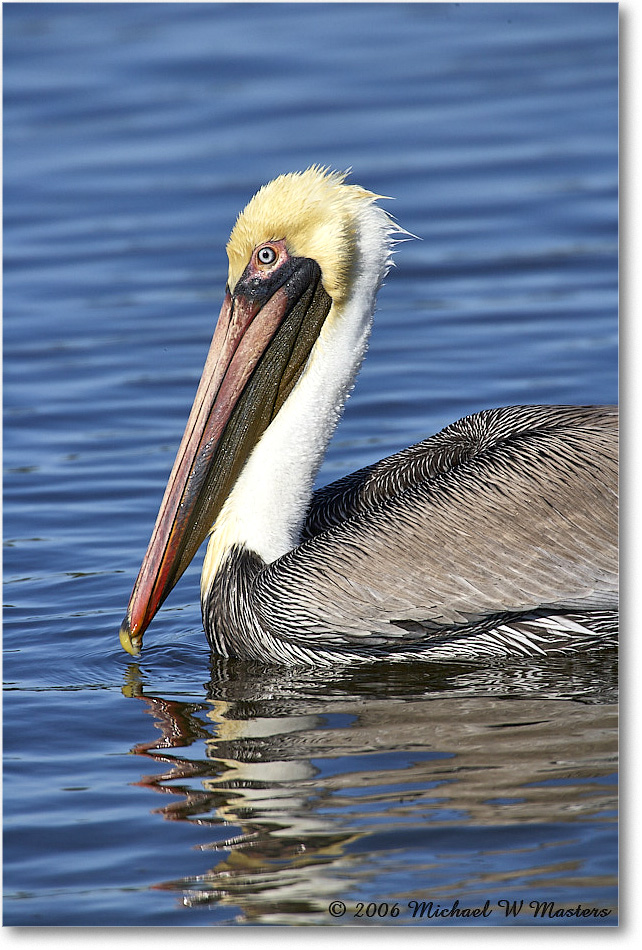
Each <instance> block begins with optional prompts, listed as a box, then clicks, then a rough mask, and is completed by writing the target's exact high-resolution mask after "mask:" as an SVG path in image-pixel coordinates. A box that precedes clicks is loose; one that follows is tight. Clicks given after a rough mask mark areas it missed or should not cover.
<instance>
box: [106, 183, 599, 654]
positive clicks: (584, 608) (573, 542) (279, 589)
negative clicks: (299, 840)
mask: <svg viewBox="0 0 642 950" xmlns="http://www.w3.org/2000/svg"><path fill="white" fill-rule="evenodd" d="M345 178H346V176H345V175H343V174H338V173H334V172H329V171H327V170H325V169H321V168H319V167H316V166H315V167H313V168H309V169H308V170H307V171H305V172H302V173H296V174H287V175H283V176H281V177H279V178H277V179H276V180H275V181H272V182H271V183H269V184H268V185H266V186H264V187H263V188H262V189H261V190H260V191H259V192H258V193H257V194H256V195H255V196H254V198H253V199H252V200H251V201H250V203H249V204H248V206H247V207H246V208H245V210H244V211H243V212H242V213H241V215H240V216H239V218H238V220H237V222H236V224H235V226H234V229H233V231H232V234H231V237H230V240H229V243H228V246H227V252H228V257H229V276H228V284H227V289H226V294H225V299H224V301H223V305H222V308H221V313H220V316H219V319H218V323H217V326H216V330H215V332H214V337H213V340H212V344H211V348H210V352H209V355H208V357H207V361H206V364H205V369H204V371H203V376H202V378H201V381H200V384H199V387H198V391H197V393H196V398H195V401H194V405H193V408H192V411H191V414H190V416H189V420H188V423H187V428H186V430H185V434H184V436H183V440H182V442H181V445H180V448H179V450H178V455H177V458H176V461H175V463H174V467H173V469H172V472H171V475H170V478H169V482H168V485H167V488H166V491H165V496H164V498H163V501H162V504H161V507H160V511H159V513H158V518H157V521H156V525H155V527H154V531H153V534H152V537H151V541H150V543H149V547H148V549H147V553H146V555H145V558H144V560H143V564H142V566H141V569H140V573H139V575H138V579H137V581H136V584H135V586H134V589H133V592H132V595H131V599H130V602H129V607H128V611H127V617H126V619H125V621H124V622H123V625H122V627H121V634H120V635H121V643H122V645H123V647H124V648H125V649H126V650H127V651H128V652H130V653H133V654H136V653H138V652H139V650H140V647H141V643H142V638H143V633H144V631H145V630H146V628H147V627H148V626H149V624H150V623H151V621H152V619H153V617H154V615H155V614H156V612H157V611H158V609H159V607H160V606H161V604H162V603H163V601H164V600H165V598H166V597H167V595H168V594H169V592H170V591H171V590H172V588H173V587H174V585H175V584H176V582H177V581H178V579H179V578H180V577H181V575H182V574H183V572H184V571H185V569H186V567H187V566H188V564H189V563H190V561H191V560H192V558H193V557H194V555H195V554H196V551H197V550H198V548H199V546H200V545H201V543H202V542H203V541H204V540H205V538H206V537H207V536H208V535H209V542H208V545H207V552H206V555H205V560H204V564H203V572H202V579H201V604H202V613H203V624H204V627H205V632H206V634H207V638H208V640H209V642H210V645H211V647H212V650H213V651H214V652H215V653H217V654H219V655H221V656H224V657H238V658H245V659H254V660H259V661H262V662H264V663H276V664H288V665H296V664H314V665H319V666H323V665H325V666H332V665H335V664H337V663H352V662H358V661H363V660H372V659H376V658H387V659H393V660H409V659H418V660H440V661H443V660H487V659H493V658H495V659H502V658H507V657H511V656H513V657H514V656H519V657H523V656H533V655H542V654H547V653H559V652H573V651H577V650H581V649H590V648H592V647H595V646H599V645H601V644H603V643H606V642H612V641H613V637H614V635H615V633H616V630H617V495H616V492H617V413H616V409H615V408H613V407H598V406H510V407H504V408H498V409H488V410H485V411H483V412H480V413H477V414H475V415H472V416H467V417H466V418H464V419H461V420H459V421H458V422H455V423H454V424H452V425H450V426H448V427H447V428H446V429H444V430H443V431H442V432H439V433H438V434H437V435H434V436H432V437H431V438H429V439H426V441H424V442H421V443H419V444H417V445H414V446H412V447H410V448H408V449H405V450H404V451H402V452H399V453H397V454H396V455H393V456H390V457H389V458H387V459H384V460H382V461H380V462H377V463H375V464H374V465H370V466H368V467H366V468H364V469H361V470H360V471H358V472H355V473H354V474H352V475H348V476H346V477H345V478H342V479H340V480H339V481H337V482H334V483H333V484H331V485H328V486H327V487H325V488H323V489H321V490H320V491H316V492H313V490H312V489H313V483H314V479H315V476H316V474H317V472H318V469H319V466H320V464H321V461H322V459H323V455H324V452H325V450H326V447H327V444H328V441H329V439H330V437H331V435H332V433H333V431H334V429H335V427H336V424H337V421H338V419H339V416H340V414H341V411H342V408H343V405H344V402H345V399H346V396H347V394H348V392H349V390H350V388H351V387H352V385H353V382H354V379H355V376H356V374H357V372H358V369H359V366H360V364H361V361H362V359H363V356H364V353H365V350H366V346H367V341H368V337H369V334H370V329H371V325H372V318H373V312H374V308H375V301H376V295H377V291H378V289H379V287H380V285H381V282H382V280H383V278H384V276H385V274H386V272H387V270H388V268H389V267H390V264H391V251H392V246H393V244H394V243H395V239H398V238H399V237H400V236H401V235H402V234H404V233H405V232H403V231H402V229H401V228H399V226H398V225H396V224H395V222H394V221H393V220H392V218H391V217H390V216H389V215H388V214H387V213H386V212H385V211H384V210H382V209H381V208H380V207H379V206H378V205H377V203H376V200H377V197H378V196H376V195H374V194H372V193H370V192H368V191H365V190H364V189H363V188H360V187H358V186H356V185H349V184H346V182H345Z"/></svg>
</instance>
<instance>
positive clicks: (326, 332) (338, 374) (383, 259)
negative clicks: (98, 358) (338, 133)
mask: <svg viewBox="0 0 642 950" xmlns="http://www.w3.org/2000/svg"><path fill="white" fill-rule="evenodd" d="M377 197H379V196H377V195H374V194H372V193H371V192H368V191H365V190H364V189H363V188H360V187H358V186H356V185H350V184H346V175H345V174H342V173H337V172H330V171H328V170H327V169H323V168H320V167H318V166H314V167H312V168H309V169H307V170H306V171H304V172H300V173H293V174H287V175H282V176H281V177H279V178H277V179H275V180H274V181H272V182H270V183H269V184H267V185H265V186H264V187H263V188H261V190H260V191H259V192H258V193H257V194H256V195H255V196H254V198H252V200H251V201H250V203H249V204H248V205H247V207H246V208H245V210H244V211H243V212H242V213H241V214H240V215H239V218H238V220H237V222H236V224H235V226H234V229H233V231H232V234H231V236H230V240H229V243H228V245H227V255H228V259H229V273H228V282H227V287H226V291H225V297H224V300H223V305H222V307H221V311H220V315H219V318H218V322H217V325H216V329H215V331H214V336H213V339H212V343H211V347H210V350H209V354H208V356H207V360H206V363H205V368H204V370H203V375H202V378H201V381H200V384H199V386H198V390H197V393H196V397H195V400H194V404H193V407H192V410H191V413H190V415H189V419H188V422H187V426H186V429H185V433H184V435H183V439H182V442H181V444H180V447H179V450H178V454H177V456H176V460H175V462H174V467H173V469H172V472H171V474H170V477H169V481H168V484H167V488H166V490H165V495H164V497H163V500H162V503H161V506H160V510H159V513H158V517H157V520H156V524H155V527H154V530H153V533H152V536H151V540H150V542H149V546H148V548H147V553H146V554H145V557H144V559H143V563H142V566H141V568H140V572H139V574H138V578H137V580H136V583H135V585H134V588H133V591H132V595H131V598H130V601H129V606H128V610H127V616H126V618H125V620H124V622H123V624H122V627H121V630H120V639H121V644H122V646H123V648H124V649H125V650H127V652H129V653H131V654H137V653H138V652H139V651H140V647H141V643H142V638H143V634H144V632H145V630H146V628H147V627H148V626H149V624H150V623H151V621H152V619H153V617H154V616H155V614H156V612H157V611H158V609H159V607H160V606H161V604H162V603H163V601H164V600H165V598H166V597H167V596H168V594H169V593H170V591H171V590H172V588H173V587H174V585H175V584H176V583H177V581H178V579H179V578H180V577H181V575H182V574H183V572H184V571H185V569H186V568H187V566H188V565H189V563H190V562H191V560H192V559H193V557H194V555H195V554H196V552H197V550H198V548H199V547H200V545H201V543H202V542H203V541H204V539H205V538H206V536H207V535H208V533H210V532H211V531H212V529H213V527H217V528H218V529H219V530H218V540H217V542H216V544H214V545H213V547H212V542H211V543H210V546H211V547H212V550H211V551H210V550H209V549H208V556H207V558H206V568H207V570H208V571H209V572H210V573H211V572H214V571H215V570H216V567H217V564H218V563H219V561H220V559H221V556H222V552H223V550H224V548H225V546H226V545H229V543H231V534H232V535H234V531H235V530H236V531H237V533H238V530H240V529H238V524H237V523H238V518H237V521H236V522H234V524H237V527H236V528H234V527H233V526H232V527H230V525H231V524H232V521H233V519H232V516H231V514H230V509H231V506H230V504H229V498H230V495H231V493H233V490H234V489H235V486H237V485H238V483H239V482H240V480H241V475H242V473H243V472H244V470H245V469H246V468H247V466H248V463H249V462H250V461H251V460H254V467H255V468H256V467H257V466H259V467H260V466H261V465H263V462H262V461H261V460H260V459H259V458H258V457H256V449H257V447H258V446H259V445H260V444H261V442H265V441H266V437H267V432H268V430H274V432H275V433H276V431H277V429H278V426H277V422H278V420H279V418H280V417H283V415H284V414H285V413H286V410H287V413H288V414H289V416H290V417H292V416H293V411H292V406H293V405H296V406H297V412H298V418H299V419H300V425H299V430H298V431H299V432H300V433H303V434H301V437H300V440H299V442H300V446H299V445H298V444H297V446H295V447H294V450H293V449H292V438H293V436H292V435H291V434H290V435H289V436H288V435H284V434H281V435H279V436H278V437H277V435H273V436H272V437H271V439H272V441H271V442H269V445H268V448H266V449H265V450H264V451H266V452H267V451H268V450H269V453H270V458H271V460H274V458H275V457H279V456H282V457H283V466H284V467H283V468H282V469H281V470H280V469H279V466H278V465H276V467H275V466H274V465H272V464H271V465H270V469H271V471H272V475H271V476H270V477H271V478H272V479H273V480H276V479H278V478H280V477H281V478H283V477H285V478H286V479H287V478H289V477H290V476H289V472H290V471H291V470H292V466H294V468H295V469H296V466H297V465H298V464H299V463H298V461H297V459H296V458H295V456H296V455H297V453H298V455H300V456H301V457H302V458H303V463H302V464H303V466H304V467H305V471H303V469H302V470H301V472H300V473H299V474H296V473H295V474H294V475H293V476H292V477H291V480H292V481H293V482H294V483H296V485H295V489H296V490H294V492H293V493H291V495H292V500H289V499H285V500H283V503H282V504H280V503H279V504H277V507H278V509H279V511H278V513H277V516H276V517H275V518H274V519H272V522H273V524H272V527H271V528H270V529H269V531H268V530H264V531H263V533H262V534H261V535H260V537H258V536H257V538H256V539H254V540H253V539H251V538H248V537H236V536H234V538H232V539H235V540H239V541H241V542H242V543H244V544H246V545H247V546H249V547H251V548H253V549H255V550H257V553H258V554H259V555H260V556H261V557H263V558H264V559H266V560H271V559H273V558H275V557H278V556H279V555H280V554H282V553H285V551H286V550H287V549H288V547H289V546H292V545H294V544H296V543H297V532H298V530H299V528H300V524H301V521H302V517H303V514H304V511H305V507H306V504H307V500H308V499H309V496H310V492H311V489H312V482H313V479H314V475H315V474H316V470H317V468H318V465H319V464H320V460H321V458H322V455H323V452H324V450H325V447H326V445H327V441H328V439H329V437H330V435H331V433H332V430H333V428H334V426H335V425H336V422H337V419H338V416H339V412H340V407H341V406H342V404H343V401H344V400H345V396H346V394H347V391H348V390H349V388H350V386H351V385H352V382H353V379H354V376H355V374H356V372H357V370H358V367H359V365H360V362H361V359H362V357H363V353H364V351H365V346H366V342H367V337H368V334H369V330H370V325H371V321H372V314H373V311H374V303H375V295H376V292H377V289H378V287H379V285H380V283H381V280H382V279H383V276H384V274H385V272H386V270H387V268H388V266H389V264H390V249H391V242H392V234H393V233H394V232H395V231H398V230H400V229H398V228H397V227H396V225H394V223H393V222H392V219H391V218H390V217H389V216H388V215H387V214H386V213H385V212H384V211H383V210H382V209H381V208H379V207H378V206H377V205H376V204H375V200H376V199H377ZM337 340H339V341H340V345H339V348H338V349H337ZM321 364H323V372H319V366H320V365H321ZM288 407H290V408H289V409H288ZM291 422H292V418H290V423H291ZM289 431H290V433H292V432H296V431H297V429H296V427H295V429H294V430H292V429H290V430H289ZM268 441H269V440H268ZM299 448H300V451H299ZM288 453H289V455H288ZM288 466H289V467H288ZM267 477H268V476H267V474H266V478H267ZM259 481H260V482H262V481H263V480H262V479H260V478H259ZM275 483H276V482H275ZM254 484H255V485H256V484H257V482H256V481H255V483H254ZM246 497H247V496H246ZM288 505H289V506H290V508H291V509H292V510H289V508H288ZM224 509H225V510H224ZM237 510H238V506H237ZM261 517H262V515H261V513H260V512H259V513H258V514H257V516H256V518H257V520H258V521H260V520H261ZM252 530H254V529H248V531H249V532H250V533H251V531H252ZM256 531H257V532H258V529H256ZM230 532H231V534H230ZM215 533H216V532H215Z"/></svg>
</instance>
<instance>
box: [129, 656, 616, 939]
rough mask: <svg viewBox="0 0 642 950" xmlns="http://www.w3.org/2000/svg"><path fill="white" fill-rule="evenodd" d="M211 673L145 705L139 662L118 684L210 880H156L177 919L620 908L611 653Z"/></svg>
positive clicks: (157, 784) (166, 812)
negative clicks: (524, 660)
mask: <svg viewBox="0 0 642 950" xmlns="http://www.w3.org/2000/svg"><path fill="white" fill-rule="evenodd" d="M211 673H212V678H211V681H210V683H209V684H208V685H207V693H206V695H205V696H204V698H203V700H202V701H200V702H185V701H182V700H176V699H168V698H165V697H162V696H156V695H150V694H148V693H147V692H146V690H145V687H144V685H143V681H142V679H143V678H142V676H141V673H140V671H139V668H138V666H137V665H135V664H134V665H132V666H131V667H130V668H129V673H128V681H127V685H126V686H125V689H124V692H125V694H126V695H127V696H130V697H133V698H136V699H139V700H141V701H143V702H144V703H145V705H146V707H147V710H148V711H149V712H150V713H151V715H153V717H154V719H155V724H156V726H157V728H158V729H159V730H160V737H159V738H158V739H157V740H155V741H152V742H147V743H141V744H139V745H137V746H135V748H134V749H133V750H132V751H133V752H135V753H136V754H138V755H142V756H145V757H147V758H149V759H151V760H153V762H154V770H153V774H150V775H146V776H145V777H144V778H143V779H142V780H141V783H140V784H141V785H143V786H145V787H147V788H152V789H154V790H156V791H157V792H159V793H160V794H162V795H164V796H165V797H166V798H169V799H170V800H168V801H166V803H164V804H162V805H161V806H160V807H159V808H158V809H157V813H158V814H159V815H162V816H163V817H164V818H166V819H167V820H171V821H190V822H194V823H197V824H199V825H201V826H203V828H204V830H205V828H206V829H207V835H206V840H205V841H204V842H203V843H202V845H200V847H201V849H202V850H209V851H211V852H212V867H211V869H210V870H209V871H208V872H207V873H206V874H199V875H198V876H194V877H185V878H183V879H181V880H176V881H159V883H158V885H157V886H158V887H160V888H163V889H169V890H175V891H178V892H179V893H180V895H181V900H182V902H183V904H184V905H185V906H187V907H189V906H195V905H199V906H200V905H202V904H203V903H221V904H224V905H225V904H227V905H229V906H231V907H233V908H236V909H237V911H236V912H237V913H238V916H239V920H242V921H244V922H246V923H247V922H261V923H266V922H267V923H286V922H287V923H332V922H333V920H332V918H331V917H330V916H329V914H328V910H327V909H328V905H329V903H330V901H332V900H335V899H340V900H344V901H346V903H347V905H348V914H347V915H346V917H345V918H343V919H342V920H337V921H334V922H338V923H341V922H343V923H358V922H361V923H367V920H363V919H362V920H361V921H357V920H355V919H354V918H353V917H352V916H351V915H352V913H353V912H354V909H355V907H356V905H357V902H358V901H388V902H392V901H396V902H400V903H399V906H400V907H401V909H402V915H403V914H404V913H405V915H406V917H407V919H404V920H403V923H408V924H409V923H412V922H413V921H412V919H411V918H410V914H409V911H408V908H407V905H408V902H409V901H411V900H413V899H422V900H428V899H430V900H434V901H440V902H442V904H443V903H444V902H447V901H449V900H450V901H452V900H453V899H455V898H458V899H459V900H460V901H461V902H462V904H463V903H466V902H467V903H468V904H469V905H470V906H473V905H475V904H476V903H477V904H478V903H479V902H480V901H481V903H482V904H483V902H484V900H486V899H489V900H490V901H491V904H492V905H493V906H495V907H496V906H497V901H498V900H500V899H502V898H510V899H520V898H521V899H525V900H526V899H527V900H531V899H533V898H538V899H539V898H541V899H546V900H556V901H559V902H561V903H564V905H565V906H568V905H569V904H570V902H573V901H575V902H576V903H577V902H578V901H581V902H582V903H583V904H584V906H589V905H590V906H597V905H599V906H603V907H610V908H614V905H615V869H614V863H615V850H616V845H615V834H616V830H615V809H616V795H615V782H614V774H615V770H616V767H617V766H616V755H617V731H616V730H617V725H616V716H617V707H616V705H615V689H616V681H617V680H616V677H617V674H616V667H615V655H614V654H613V655H611V654H610V653H601V654H600V655H596V656H594V657H583V658H576V659H575V660H574V661H568V660H565V661H562V662H560V663H559V664H557V665H551V664H549V665H548V666H547V668H541V667H537V666H535V665H530V666H523V667H520V668H517V667H516V668H513V669H509V670H504V669H500V668H498V669H491V670H488V669H487V670H479V669H464V668H461V667H459V668H454V667H452V668H443V669H439V670H436V671H435V670H421V669H418V668H417V667H414V668H405V667H399V666H397V667H389V666H385V665H381V666H379V667H373V668H370V669H369V670H368V669H366V668H360V669H359V670H357V671H355V672H353V673H348V672H345V671H340V672H339V673H337V674H336V675H335V676H332V675H327V674H326V673H324V674H323V675H322V676H319V675H316V674H314V673H308V672H305V673H302V672H301V671H294V672H293V671H278V673H275V672H274V671H273V670H272V671H268V670H265V669H261V668H259V667H257V666H255V665H248V664H243V663H238V662H232V661H223V660H220V661H218V660H217V661H214V662H213V664H212V668H211ZM178 750H180V751H178ZM188 750H189V751H188ZM207 839H209V840H207ZM391 906H392V905H391ZM373 922H376V923H378V924H381V923H386V922H388V923H391V924H392V923H397V924H398V923H400V922H402V921H400V920H397V921H394V920H392V919H388V920H386V919H377V920H376V921H373ZM415 922H418V921H415ZM425 922H426V921H424V923H425ZM476 922H480V923H491V924H498V923H501V922H502V921H501V920H500V919H496V918H491V919H489V920H486V921H484V920H481V921H476ZM504 922H505V921H504ZM513 922H514V921H513ZM521 922H522V921H520V923H521ZM523 922H524V923H527V922H528V921H523ZM550 922H552V921H549V923H550ZM563 922H565V923H570V922H571V921H563ZM579 922H580V923H581V922H582V921H579ZM602 922H603V923H608V924H612V923H614V922H615V912H614V911H613V913H612V915H611V916H610V918H609V919H608V920H604V921H602ZM531 923H532V921H531ZM557 923H559V921H557ZM574 923H575V924H577V923H578V921H577V920H575V921H574ZM591 923H595V921H591Z"/></svg>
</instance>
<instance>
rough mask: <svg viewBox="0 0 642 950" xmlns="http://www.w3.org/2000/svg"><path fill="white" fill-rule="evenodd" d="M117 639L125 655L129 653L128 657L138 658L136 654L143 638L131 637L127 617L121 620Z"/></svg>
mask: <svg viewBox="0 0 642 950" xmlns="http://www.w3.org/2000/svg"><path fill="white" fill-rule="evenodd" d="M119 638H120V645H121V647H122V648H123V650H124V651H125V653H129V654H130V656H138V654H139V653H140V648H141V645H142V642H143V638H142V637H141V636H138V637H136V636H134V637H132V632H131V629H130V626H129V620H128V618H127V617H125V619H124V620H123V622H122V624H121V627H120V633H119Z"/></svg>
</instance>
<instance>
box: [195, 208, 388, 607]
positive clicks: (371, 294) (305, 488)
mask: <svg viewBox="0 0 642 950" xmlns="http://www.w3.org/2000/svg"><path fill="white" fill-rule="evenodd" d="M355 218H356V219H355V229H356V238H357V240H356V259H355V262H354V267H353V268H352V275H353V276H352V280H351V288H350V292H349V294H348V296H347V298H346V299H345V301H344V302H343V304H342V305H341V306H340V307H338V306H337V305H336V304H333V305H332V307H331V309H330V312H329V314H328V317H327V318H326V320H325V323H324V325H323V328H322V330H321V333H320V335H319V338H318V339H317V341H316V343H315V345H314V347H313V349H312V352H311V354H310V357H309V359H308V362H307V365H306V367H305V369H304V371H303V373H302V374H301V376H300V378H299V380H298V382H297V384H296V386H295V387H294V388H293V390H292V392H291V393H290V395H289V397H288V398H287V400H286V401H285V403H284V404H283V406H282V408H281V410H280V411H279V413H278V415H277V416H276V417H275V418H274V420H273V421H272V422H271V423H270V425H269V426H268V428H267V429H266V430H265V432H264V433H263V436H262V437H261V439H260V440H259V442H258V443H257V445H256V446H255V447H254V449H253V450H252V453H251V455H250V456H249V458H248V460H247V462H246V464H245V466H244V468H243V470H242V471H241V474H240V476H239V478H238V479H237V481H236V483H235V485H234V488H233V489H232V491H231V492H230V494H229V496H228V498H227V500H226V502H225V504H224V506H223V508H222V510H221V512H220V514H219V516H218V518H217V520H216V523H215V525H214V527H213V530H212V533H211V536H210V540H209V543H208V547H207V553H206V556H205V561H204V564H203V574H202V579H201V588H202V591H206V590H208V589H209V586H210V584H211V581H212V579H213V577H214V575H215V574H216V572H217V570H218V567H219V565H220V564H221V562H222V560H223V559H224V557H225V555H226V552H227V551H228V550H229V549H230V548H231V547H232V545H235V544H238V545H242V546H244V547H246V548H247V549H249V550H251V551H253V552H255V553H256V554H258V555H259V556H260V557H261V558H262V559H263V560H264V561H265V562H266V563H270V562H272V561H274V560H276V559H277V558H278V557H281V555H283V554H285V553H286V552H287V551H289V550H291V549H292V548H293V547H294V546H295V545H296V544H297V543H298V541H299V537H300V531H301V526H302V524H303V520H304V518H305V513H306V510H307V507H308V504H309V501H310V497H311V494H312V487H313V484H314V479H315V477H316V475H317V472H318V470H319V466H320V464H321V461H322V459H323V456H324V454H325V451H326V448H327V445H328V442H329V440H330V437H331V436H332V433H333V432H334V430H335V428H336V425H337V422H338V421H339V418H340V416H341V412H342V410H343V406H344V403H345V400H346V398H347V396H348V393H349V391H350V389H351V388H352V385H353V383H354V379H355V377H356V374H357V372H358V370H359V367H360V365H361V362H362V360H363V357H364V354H365V351H366V347H367V343H368V337H369V335H370V329H371V326H372V317H373V313H374V307H375V299H376V294H377V291H378V289H379V287H380V285H381V282H382V280H383V278H384V276H385V274H386V272H387V270H388V268H389V267H390V264H391V246H392V236H393V234H394V233H395V232H400V231H401V229H400V228H398V227H397V225H396V224H395V223H394V222H393V221H392V219H391V218H390V217H389V216H388V215H387V214H386V212H384V211H383V210H382V209H381V208H379V207H377V206H376V205H374V204H371V203H365V202H364V205H363V206H362V207H361V208H360V209H359V212H358V214H357V215H356V216H355Z"/></svg>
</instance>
